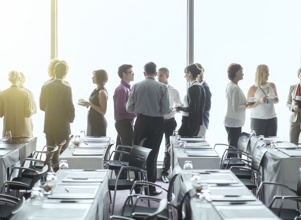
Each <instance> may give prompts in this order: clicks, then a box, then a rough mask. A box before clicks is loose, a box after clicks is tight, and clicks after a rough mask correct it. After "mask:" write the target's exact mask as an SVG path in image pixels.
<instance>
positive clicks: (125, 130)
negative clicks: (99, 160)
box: [113, 64, 136, 146]
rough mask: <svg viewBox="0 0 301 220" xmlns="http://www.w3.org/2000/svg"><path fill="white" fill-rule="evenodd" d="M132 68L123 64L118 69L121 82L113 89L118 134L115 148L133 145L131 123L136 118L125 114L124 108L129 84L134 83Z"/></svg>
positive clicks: (134, 115)
mask: <svg viewBox="0 0 301 220" xmlns="http://www.w3.org/2000/svg"><path fill="white" fill-rule="evenodd" d="M132 67H133V66H132V65H128V64H124V65H121V66H120V67H119V68H118V75H119V77H120V78H121V82H120V84H119V86H118V87H117V88H116V89H115V93H114V96H113V99H114V116H115V121H116V123H115V128H116V130H117V133H118V135H117V140H116V146H118V145H120V144H122V145H129V146H132V144H133V134H134V128H133V121H134V119H135V118H136V114H134V113H129V112H127V110H126V107H125V106H126V103H127V101H128V99H129V95H130V88H131V86H130V82H131V81H134V72H133V71H132Z"/></svg>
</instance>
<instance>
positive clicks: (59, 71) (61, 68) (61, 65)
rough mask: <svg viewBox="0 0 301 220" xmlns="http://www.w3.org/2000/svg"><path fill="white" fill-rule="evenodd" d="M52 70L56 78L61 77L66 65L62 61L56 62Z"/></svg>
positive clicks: (65, 70)
mask: <svg viewBox="0 0 301 220" xmlns="http://www.w3.org/2000/svg"><path fill="white" fill-rule="evenodd" d="M54 71H55V77H56V78H58V79H62V78H63V77H64V75H65V73H66V72H67V66H66V64H64V63H63V62H58V63H57V64H56V65H55V67H54Z"/></svg>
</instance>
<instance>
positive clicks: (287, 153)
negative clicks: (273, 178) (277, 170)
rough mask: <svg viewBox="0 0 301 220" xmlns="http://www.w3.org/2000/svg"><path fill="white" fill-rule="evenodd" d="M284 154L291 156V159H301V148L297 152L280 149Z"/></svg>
mask: <svg viewBox="0 0 301 220" xmlns="http://www.w3.org/2000/svg"><path fill="white" fill-rule="evenodd" d="M279 151H281V152H282V153H284V154H286V155H288V156H290V157H301V148H300V149H296V150H285V149H279Z"/></svg>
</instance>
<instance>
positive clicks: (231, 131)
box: [224, 63, 247, 157]
mask: <svg viewBox="0 0 301 220" xmlns="http://www.w3.org/2000/svg"><path fill="white" fill-rule="evenodd" d="M243 76H244V74H243V68H242V67H241V65H239V64H236V63H232V64H230V66H229V67H228V78H229V80H230V82H229V83H228V85H227V88H226V98H227V113H226V116H225V120H224V125H225V128H226V131H227V133H228V143H229V145H230V146H232V147H236V148H237V142H238V138H239V136H240V134H241V128H242V126H244V124H245V117H246V101H247V100H246V97H245V95H244V93H243V91H242V90H241V89H240V88H239V86H238V82H239V81H240V80H242V79H243ZM228 157H237V155H236V154H228Z"/></svg>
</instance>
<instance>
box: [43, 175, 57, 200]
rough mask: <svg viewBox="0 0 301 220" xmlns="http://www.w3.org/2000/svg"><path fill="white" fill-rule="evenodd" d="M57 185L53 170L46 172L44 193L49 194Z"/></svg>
mask: <svg viewBox="0 0 301 220" xmlns="http://www.w3.org/2000/svg"><path fill="white" fill-rule="evenodd" d="M56 185H57V177H56V175H55V173H54V172H48V173H47V177H46V183H45V184H44V186H43V189H44V194H46V195H50V194H52V191H53V190H54V188H55V186H56Z"/></svg>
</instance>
